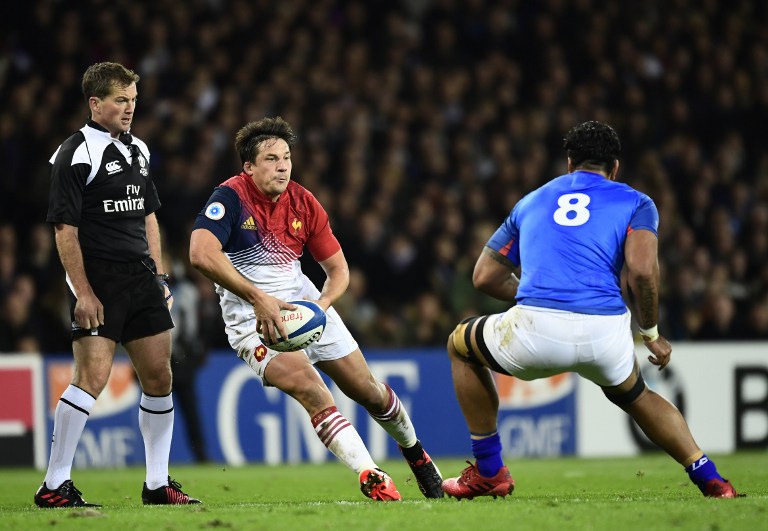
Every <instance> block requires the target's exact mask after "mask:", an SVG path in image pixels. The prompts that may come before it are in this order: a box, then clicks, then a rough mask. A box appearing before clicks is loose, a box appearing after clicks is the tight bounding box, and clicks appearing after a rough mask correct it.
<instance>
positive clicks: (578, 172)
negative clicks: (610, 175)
mask: <svg viewBox="0 0 768 531" xmlns="http://www.w3.org/2000/svg"><path fill="white" fill-rule="evenodd" d="M577 174H583V175H585V176H586V175H589V176H591V177H597V178H600V179H605V177H603V176H602V175H601V174H599V173H597V172H594V171H589V170H576V171H575V172H573V173H572V175H577Z"/></svg>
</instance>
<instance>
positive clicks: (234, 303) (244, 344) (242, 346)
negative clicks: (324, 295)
mask: <svg viewBox="0 0 768 531" xmlns="http://www.w3.org/2000/svg"><path fill="white" fill-rule="evenodd" d="M303 277H304V281H303V283H302V285H301V287H300V289H293V290H281V291H276V292H268V293H269V294H270V295H272V296H273V297H276V298H278V299H280V300H284V301H286V302H288V301H296V300H304V299H305V298H309V299H312V300H317V298H318V297H320V292H319V291H318V289H317V288H316V287H315V285H314V284H312V282H311V281H310V280H309V279H308V278H307V277H306V276H303ZM221 305H222V309H223V316H224V323H225V324H226V332H227V339H228V340H229V344H230V345H231V346H232V348H233V349H234V350H235V352H237V355H238V357H240V358H241V359H242V360H243V361H245V362H246V363H247V364H248V365H250V367H251V368H252V369H253V370H254V371H255V372H256V374H257V375H258V376H259V378H261V379H262V383H264V384H265V385H268V383H267V382H266V381H265V380H264V371H265V370H266V368H267V364H269V362H270V361H271V360H272V359H273V358H275V357H276V356H279V355H280V354H281V353H280V352H278V351H276V350H272V349H270V348H267V354H266V356H265V357H264V358H263V359H261V360H257V359H256V357H255V356H254V351H255V350H256V348H257V347H259V346H260V345H262V342H261V338H260V337H259V335H258V334H257V333H256V314H255V313H254V311H253V306H251V305H250V304H248V303H247V302H246V301H244V300H242V299H240V298H239V297H236V296H234V295H232V294H231V293H226V296H225V297H223V298H222V303H221ZM325 317H326V323H325V331H324V332H323V335H322V336H321V337H320V339H319V340H317V341H316V342H315V343H312V344H311V345H309V346H308V347H306V348H304V349H303V352H304V353H305V354H306V355H307V357H308V358H309V361H310V362H311V363H312V364H313V365H314V364H315V363H317V362H318V361H331V360H337V359H340V358H343V357H345V356H348V355H350V354H351V353H352V352H354V351H355V350H357V347H358V345H357V341H355V339H354V338H353V337H352V334H351V333H350V332H349V330H348V329H347V327H346V325H345V324H344V321H342V319H341V316H339V314H338V312H336V310H334V309H333V307H332V306H331V307H330V308H328V311H327V312H325Z"/></svg>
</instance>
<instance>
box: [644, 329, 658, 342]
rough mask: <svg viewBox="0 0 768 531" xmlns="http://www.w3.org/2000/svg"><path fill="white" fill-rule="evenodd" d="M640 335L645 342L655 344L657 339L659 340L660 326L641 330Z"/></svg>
mask: <svg viewBox="0 0 768 531" xmlns="http://www.w3.org/2000/svg"><path fill="white" fill-rule="evenodd" d="M639 332H640V335H641V336H642V338H643V341H647V342H648V343H653V342H654V341H656V340H657V339H659V325H653V326H652V327H650V328H647V329H646V328H640V329H639Z"/></svg>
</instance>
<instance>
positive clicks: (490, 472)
mask: <svg viewBox="0 0 768 531" xmlns="http://www.w3.org/2000/svg"><path fill="white" fill-rule="evenodd" d="M472 454H473V455H474V456H475V460H476V463H475V464H476V466H477V470H478V472H480V475H481V476H483V477H486V478H492V477H493V476H495V475H496V473H497V472H498V471H499V469H500V468H501V467H503V466H504V461H502V460H501V439H500V438H499V434H498V433H494V434H493V435H491V436H490V437H486V438H484V439H472Z"/></svg>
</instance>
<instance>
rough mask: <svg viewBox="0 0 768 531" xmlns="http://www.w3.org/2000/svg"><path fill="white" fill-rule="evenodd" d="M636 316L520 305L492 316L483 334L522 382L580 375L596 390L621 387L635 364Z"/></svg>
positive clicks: (498, 358) (496, 355) (497, 356)
mask: <svg viewBox="0 0 768 531" xmlns="http://www.w3.org/2000/svg"><path fill="white" fill-rule="evenodd" d="M630 318H631V314H630V312H629V311H627V312H626V313H624V314H622V315H587V314H581V313H573V312H566V311H562V310H553V309H549V308H540V307H534V306H525V305H517V306H513V307H512V308H510V309H509V310H507V311H506V312H505V313H500V314H495V315H491V316H490V317H489V318H488V320H487V321H486V323H485V327H484V329H483V331H482V334H483V338H484V340H485V343H486V347H487V348H488V349H489V350H490V352H491V355H492V356H493V357H494V359H495V360H496V361H497V362H498V363H499V365H501V367H502V368H503V369H504V370H505V371H507V372H508V373H509V374H511V375H512V376H515V377H517V378H520V379H521V380H535V379H538V378H545V377H547V376H552V375H555V374H560V373H563V372H575V373H578V374H580V375H581V376H583V377H584V378H586V379H588V380H591V381H592V382H594V383H596V384H597V385H600V386H603V387H609V386H614V385H619V384H620V383H622V382H623V381H624V380H626V379H627V378H628V377H629V375H630V374H631V373H632V368H633V367H634V363H635V352H634V342H633V340H632V331H631V329H630Z"/></svg>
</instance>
